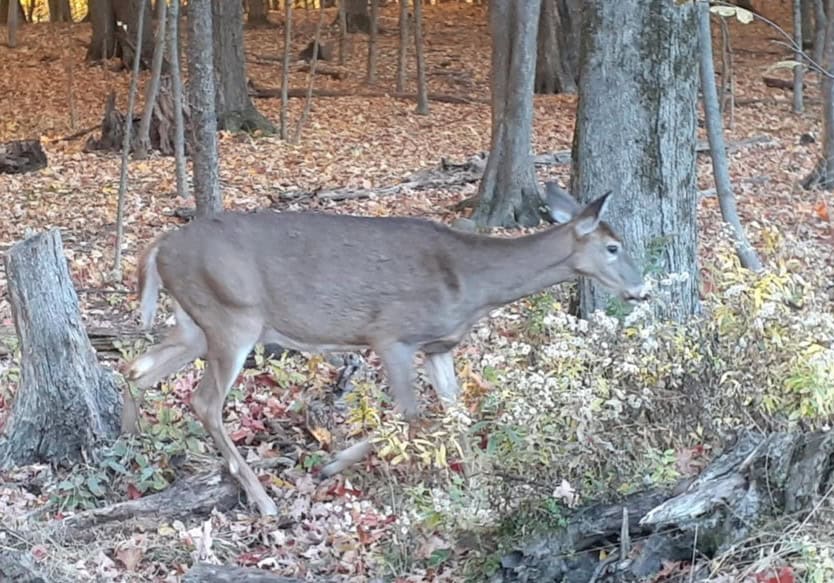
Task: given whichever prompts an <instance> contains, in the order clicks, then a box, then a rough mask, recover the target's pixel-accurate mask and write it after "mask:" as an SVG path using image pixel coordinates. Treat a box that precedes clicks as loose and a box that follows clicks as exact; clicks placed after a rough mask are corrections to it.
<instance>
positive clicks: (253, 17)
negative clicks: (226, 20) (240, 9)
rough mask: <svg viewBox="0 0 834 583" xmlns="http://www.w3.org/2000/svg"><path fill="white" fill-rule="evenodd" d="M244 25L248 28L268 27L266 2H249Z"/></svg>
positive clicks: (253, 0)
mask: <svg viewBox="0 0 834 583" xmlns="http://www.w3.org/2000/svg"><path fill="white" fill-rule="evenodd" d="M246 24H248V25H250V26H269V25H270V22H269V5H268V4H267V0H249V13H248V14H247V15H246Z"/></svg>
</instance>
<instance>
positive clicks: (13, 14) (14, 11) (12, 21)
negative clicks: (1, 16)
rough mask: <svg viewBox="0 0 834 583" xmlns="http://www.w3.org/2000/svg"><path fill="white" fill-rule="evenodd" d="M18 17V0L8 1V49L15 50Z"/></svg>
mask: <svg viewBox="0 0 834 583" xmlns="http://www.w3.org/2000/svg"><path fill="white" fill-rule="evenodd" d="M19 15H20V3H19V2H18V0H9V10H8V17H7V18H6V27H7V29H8V33H9V35H8V38H9V40H8V44H9V48H10V49H14V48H17V22H18V16H19Z"/></svg>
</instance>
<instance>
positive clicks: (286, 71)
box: [280, 2, 341, 141]
mask: <svg viewBox="0 0 834 583" xmlns="http://www.w3.org/2000/svg"><path fill="white" fill-rule="evenodd" d="M285 10H286V12H285V16H284V66H283V69H282V71H281V124H280V125H281V139H282V140H285V141H286V139H287V137H288V135H289V126H288V122H287V109H288V107H289V96H288V95H287V93H288V92H289V87H290V51H292V2H287V3H286V9H285ZM340 54H341V53H340ZM317 57H318V50H316V51H315V52H314V54H313V58H317Z"/></svg>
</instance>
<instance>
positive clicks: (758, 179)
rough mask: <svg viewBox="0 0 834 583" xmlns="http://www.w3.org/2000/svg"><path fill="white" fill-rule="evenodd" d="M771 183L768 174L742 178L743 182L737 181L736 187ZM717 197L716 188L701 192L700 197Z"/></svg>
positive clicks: (699, 192)
mask: <svg viewBox="0 0 834 583" xmlns="http://www.w3.org/2000/svg"><path fill="white" fill-rule="evenodd" d="M768 182H770V176H768V175H766V174H759V175H758V176H748V177H747V178H742V179H741V180H739V181H737V182H736V184H735V186H741V185H743V184H750V185H758V184H767V183H768ZM715 195H716V190H715V188H707V189H705V190H699V191H698V196H700V197H704V198H710V197H713V196H715Z"/></svg>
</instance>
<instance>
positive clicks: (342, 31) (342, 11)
mask: <svg viewBox="0 0 834 583" xmlns="http://www.w3.org/2000/svg"><path fill="white" fill-rule="evenodd" d="M345 2H346V0H339V65H344V64H345V58H346V55H345V49H346V47H345V44H346V43H347V9H346V7H345Z"/></svg>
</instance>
